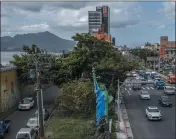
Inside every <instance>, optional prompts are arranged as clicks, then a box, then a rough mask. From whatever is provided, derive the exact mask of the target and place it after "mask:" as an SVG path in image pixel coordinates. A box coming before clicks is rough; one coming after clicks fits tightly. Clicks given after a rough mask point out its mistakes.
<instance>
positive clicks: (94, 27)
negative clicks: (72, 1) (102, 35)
mask: <svg viewBox="0 0 176 139" xmlns="http://www.w3.org/2000/svg"><path fill="white" fill-rule="evenodd" d="M88 24H89V25H88V26H89V33H91V34H92V33H98V32H99V30H101V27H102V13H101V12H100V11H88Z"/></svg>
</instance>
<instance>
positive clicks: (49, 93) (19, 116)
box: [5, 86, 60, 139]
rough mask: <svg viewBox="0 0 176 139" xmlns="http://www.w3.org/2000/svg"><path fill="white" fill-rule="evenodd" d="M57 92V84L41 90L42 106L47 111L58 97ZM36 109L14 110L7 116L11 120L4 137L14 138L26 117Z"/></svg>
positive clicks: (23, 125)
mask: <svg viewBox="0 0 176 139" xmlns="http://www.w3.org/2000/svg"><path fill="white" fill-rule="evenodd" d="M59 94H60V90H59V88H58V87H57V86H51V87H49V88H48V89H46V90H44V91H43V103H44V104H43V105H44V108H46V109H48V111H51V109H52V108H53V101H54V100H55V98H57V97H58V95H59ZM36 109H37V107H35V108H34V109H31V110H30V111H15V112H14V113H12V114H11V115H10V116H8V117H7V118H6V119H8V120H12V125H11V130H10V132H9V133H8V134H7V135H6V136H5V139H15V138H16V134H17V132H18V131H19V130H20V129H21V128H23V127H26V123H27V121H28V119H29V118H31V117H32V115H33V114H34V113H35V111H36Z"/></svg>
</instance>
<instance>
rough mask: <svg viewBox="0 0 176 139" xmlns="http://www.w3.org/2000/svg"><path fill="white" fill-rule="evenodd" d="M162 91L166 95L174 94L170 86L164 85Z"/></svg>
mask: <svg viewBox="0 0 176 139" xmlns="http://www.w3.org/2000/svg"><path fill="white" fill-rule="evenodd" d="M164 93H165V94H167V95H174V94H175V89H174V87H172V86H164Z"/></svg>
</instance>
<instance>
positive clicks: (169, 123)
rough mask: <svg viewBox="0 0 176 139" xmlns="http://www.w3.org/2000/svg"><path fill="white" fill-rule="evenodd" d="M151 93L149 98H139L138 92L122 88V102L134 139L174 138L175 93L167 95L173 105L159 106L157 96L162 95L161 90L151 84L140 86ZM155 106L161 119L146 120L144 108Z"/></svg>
mask: <svg viewBox="0 0 176 139" xmlns="http://www.w3.org/2000/svg"><path fill="white" fill-rule="evenodd" d="M142 87H143V90H146V91H148V92H149V93H150V95H151V100H140V98H139V92H140V91H133V90H130V89H129V88H130V87H126V90H125V88H124V92H125V93H124V102H125V106H126V110H127V113H128V117H129V121H130V124H131V128H132V132H133V136H134V139H175V105H176V104H175V95H174V96H169V98H170V99H171V101H172V103H173V107H171V108H170V107H161V106H160V105H159V104H158V98H159V97H160V96H161V95H164V92H163V90H156V89H154V88H153V85H144V86H142ZM152 105H154V106H157V107H158V108H159V109H160V110H161V112H162V115H163V120H162V121H148V119H147V117H146V116H145V109H146V108H147V107H148V106H152Z"/></svg>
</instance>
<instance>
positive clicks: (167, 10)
mask: <svg viewBox="0 0 176 139" xmlns="http://www.w3.org/2000/svg"><path fill="white" fill-rule="evenodd" d="M163 7H164V8H163V9H161V10H160V11H161V12H162V13H164V14H165V16H166V18H167V19H172V20H175V2H163Z"/></svg>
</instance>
